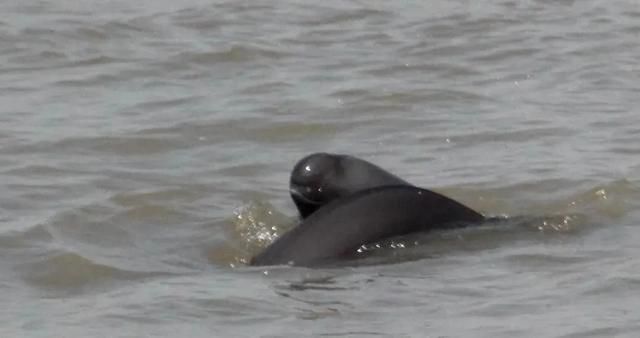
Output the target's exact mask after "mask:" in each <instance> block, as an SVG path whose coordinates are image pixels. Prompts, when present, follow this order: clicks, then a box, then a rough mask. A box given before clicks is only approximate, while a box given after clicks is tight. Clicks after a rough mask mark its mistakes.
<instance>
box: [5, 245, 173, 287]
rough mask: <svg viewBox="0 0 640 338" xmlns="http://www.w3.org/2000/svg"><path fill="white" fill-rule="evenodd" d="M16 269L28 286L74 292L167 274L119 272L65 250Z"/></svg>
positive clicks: (116, 269) (120, 270) (119, 270)
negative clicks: (88, 287) (105, 283)
mask: <svg viewBox="0 0 640 338" xmlns="http://www.w3.org/2000/svg"><path fill="white" fill-rule="evenodd" d="M18 270H19V271H20V272H21V274H22V277H23V279H24V280H25V281H27V282H28V283H30V284H32V285H35V286H38V287H42V288H55V289H61V288H62V289H78V288H82V287H86V286H90V285H97V284H100V283H103V282H108V281H115V280H139V279H142V278H149V277H154V276H159V275H169V273H165V272H162V273H160V272H137V271H128V270H122V269H118V268H115V267H112V266H109V265H105V264H100V263H97V262H94V261H92V260H91V259H88V258H86V257H83V256H81V255H79V254H76V253H73V252H68V251H61V252H51V253H49V254H47V255H45V256H44V257H41V258H40V259H37V260H34V261H31V262H28V263H25V264H22V265H21V266H20V267H19V268H18Z"/></svg>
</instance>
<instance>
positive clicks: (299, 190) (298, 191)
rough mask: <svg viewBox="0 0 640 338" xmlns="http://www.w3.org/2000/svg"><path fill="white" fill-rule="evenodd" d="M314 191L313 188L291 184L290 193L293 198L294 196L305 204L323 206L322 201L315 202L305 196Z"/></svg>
mask: <svg viewBox="0 0 640 338" xmlns="http://www.w3.org/2000/svg"><path fill="white" fill-rule="evenodd" d="M312 191H313V189H312V188H309V187H304V186H300V185H296V184H291V186H290V187H289V193H290V194H291V196H293V198H294V199H297V200H300V201H302V202H304V203H308V204H313V205H319V204H321V203H322V202H321V201H315V200H312V199H309V197H307V195H305V193H311V192H312Z"/></svg>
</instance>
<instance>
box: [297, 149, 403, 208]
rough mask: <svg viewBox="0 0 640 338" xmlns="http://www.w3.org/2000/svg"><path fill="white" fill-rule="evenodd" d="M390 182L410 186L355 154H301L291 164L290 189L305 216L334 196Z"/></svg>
mask: <svg viewBox="0 0 640 338" xmlns="http://www.w3.org/2000/svg"><path fill="white" fill-rule="evenodd" d="M389 185H406V186H412V185H411V184H410V183H408V182H407V181H405V180H403V179H401V178H399V177H397V176H395V175H393V174H391V173H389V172H387V171H385V170H384V169H382V168H380V167H378V166H377V165H375V164H373V163H370V162H367V161H365V160H362V159H359V158H357V157H353V156H348V155H339V154H329V153H315V154H311V155H308V156H306V157H304V158H303V159H301V160H300V161H298V163H296V165H295V166H294V167H293V171H292V172H291V179H290V181H289V191H290V193H291V198H292V199H293V202H294V203H295V205H296V207H297V208H298V211H299V212H300V216H301V217H302V218H303V219H304V218H306V217H308V216H309V215H311V214H312V213H313V212H315V211H316V210H318V209H319V208H320V207H321V206H323V205H325V204H327V203H329V202H331V201H333V200H335V199H338V198H340V197H344V196H347V195H351V194H353V193H356V192H358V191H361V190H366V189H370V188H374V187H380V186H389Z"/></svg>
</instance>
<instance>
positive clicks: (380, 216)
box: [250, 185, 484, 266]
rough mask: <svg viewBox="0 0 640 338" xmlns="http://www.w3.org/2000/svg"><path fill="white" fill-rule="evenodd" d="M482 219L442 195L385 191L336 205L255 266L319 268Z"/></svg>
mask: <svg viewBox="0 0 640 338" xmlns="http://www.w3.org/2000/svg"><path fill="white" fill-rule="evenodd" d="M483 220H484V217H483V216H482V215H481V214H479V213H477V212H475V211H473V210H471V209H469V208H468V207H466V206H464V205H462V204H460V203H458V202H456V201H454V200H452V199H449V198H447V197H445V196H442V195H440V194H438V193H435V192H432V191H429V190H425V189H421V188H417V187H413V186H408V185H396V186H383V187H377V188H372V189H367V190H363V191H359V192H356V193H354V194H352V195H349V196H347V197H344V198H341V199H337V200H334V201H332V202H330V203H329V204H327V205H326V206H324V207H322V208H320V209H319V210H318V211H316V212H315V213H313V214H312V215H310V216H309V217H308V218H307V219H305V220H304V221H303V222H302V223H301V224H299V225H298V226H296V227H295V228H293V229H292V230H291V231H289V232H287V233H285V234H284V235H282V236H281V237H280V238H278V239H277V240H276V241H275V242H274V243H272V244H271V245H270V246H269V247H267V248H266V249H265V250H264V251H263V252H262V253H260V254H258V255H257V256H255V257H254V258H253V259H252V260H251V262H250V264H251V265H278V264H293V265H304V266H309V265H316V264H321V263H324V262H329V261H331V260H333V259H337V258H340V257H341V256H345V255H349V254H353V253H355V251H356V250H357V249H358V248H359V247H360V246H361V245H363V244H367V243H373V242H376V241H380V240H382V239H385V238H390V237H395V236H400V235H405V234H409V233H413V232H419V231H427V230H431V229H447V228H454V227H460V226H465V225H468V224H472V223H480V222H482V221H483Z"/></svg>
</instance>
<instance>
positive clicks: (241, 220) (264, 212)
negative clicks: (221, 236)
mask: <svg viewBox="0 0 640 338" xmlns="http://www.w3.org/2000/svg"><path fill="white" fill-rule="evenodd" d="M292 223H293V222H292V221H291V220H290V219H289V218H287V217H286V216H285V215H283V214H281V213H279V212H278V211H276V210H275V208H274V207H273V206H272V205H270V204H269V203H267V202H264V201H251V202H249V203H248V204H245V205H243V206H241V207H239V208H237V209H236V210H235V211H234V218H233V219H232V220H231V223H230V227H229V228H228V229H227V231H228V233H229V236H230V237H231V241H228V242H227V243H225V244H223V245H221V246H218V247H216V248H214V249H212V250H211V251H210V252H209V259H210V260H212V261H214V262H217V263H220V264H228V265H231V266H235V265H236V264H246V263H247V262H248V260H249V258H250V257H251V256H253V255H254V254H256V253H257V252H258V251H260V250H261V249H263V248H265V247H266V246H267V245H269V244H270V243H272V242H273V241H274V240H275V239H276V238H278V236H280V235H282V234H283V233H284V232H286V231H287V230H289V229H290V228H291V227H292V225H293V224H292Z"/></svg>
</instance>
